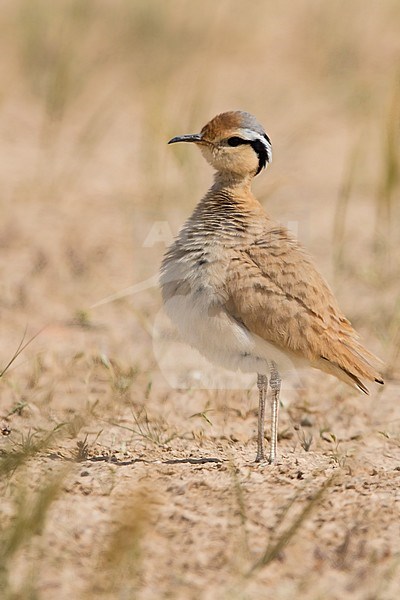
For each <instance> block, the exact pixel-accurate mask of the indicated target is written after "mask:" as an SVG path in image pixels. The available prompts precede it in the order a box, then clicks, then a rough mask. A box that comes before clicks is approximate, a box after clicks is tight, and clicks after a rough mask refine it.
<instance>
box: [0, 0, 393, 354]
mask: <svg viewBox="0 0 400 600" xmlns="http://www.w3.org/2000/svg"><path fill="white" fill-rule="evenodd" d="M399 13H400V7H399V3H398V2H397V1H396V0H384V1H382V2H379V3H368V5H366V4H365V3H364V2H362V1H361V0H359V1H358V0H353V1H352V2H350V3H349V2H344V1H341V0H334V1H333V2H329V4H328V3H325V2H320V1H317V0H300V1H299V2H296V3H295V4H294V3H291V2H289V1H285V0H283V1H282V2H279V3H278V4H276V3H272V2H268V1H267V2H265V1H261V0H256V1H255V2H252V3H251V4H249V5H247V6H246V7H244V6H243V3H241V2H240V1H238V0H221V1H220V2H218V3H215V2H211V1H209V0H205V1H204V2H203V3H202V5H201V7H200V6H197V5H196V4H193V3H192V2H189V1H188V0H171V1H169V2H162V1H157V0H152V1H147V0H135V1H133V0H132V1H129V0H115V1H113V2H110V1H107V0H98V1H96V2H94V1H93V0H59V1H58V2H51V1H49V0H12V1H7V0H5V1H4V2H3V3H2V7H1V12H0V31H1V36H0V47H1V52H2V57H3V59H2V61H1V67H0V82H1V88H0V89H1V94H0V145H1V149H2V161H1V164H0V177H1V182H2V194H1V210H2V220H1V225H0V242H1V246H2V249H3V260H2V262H1V272H2V278H1V287H2V289H1V303H2V305H3V311H7V310H9V311H10V312H9V313H8V314H7V318H6V319H5V321H6V322H10V321H14V318H15V314H16V313H17V315H19V317H21V319H22V321H27V320H28V321H29V323H30V324H33V325H35V326H36V324H37V323H36V321H37V320H38V321H39V324H40V325H44V324H45V322H46V319H48V317H49V316H51V318H64V319H65V318H68V316H69V315H70V314H72V315H73V314H75V313H77V312H78V313H79V314H80V315H81V317H82V311H83V312H84V313H86V311H88V308H89V307H90V306H91V305H92V304H93V303H95V302H96V301H98V300H99V299H101V298H103V297H106V296H108V295H109V294H111V293H113V292H115V291H117V290H119V289H121V288H125V287H127V286H129V285H131V284H132V283H135V282H139V281H141V280H143V279H146V278H147V277H150V276H151V275H153V274H155V273H156V271H157V268H158V264H159V261H160V258H161V255H162V252H163V250H164V244H163V243H158V244H157V243H155V242H154V241H152V240H153V237H154V236H153V237H152V231H153V230H152V227H153V226H154V223H158V222H160V221H166V222H167V224H168V227H169V228H170V231H171V232H172V233H175V232H176V231H177V229H178V227H179V225H180V224H181V223H182V221H183V219H184V218H185V217H186V215H188V213H189V212H190V211H191V209H192V207H193V206H194V203H195V202H196V201H197V199H198V198H199V197H200V195H201V194H202V193H204V191H205V189H206V188H207V185H208V184H209V181H210V172H209V169H208V167H207V166H206V165H204V164H203V161H202V159H201V158H200V157H199V156H198V155H197V154H196V153H195V152H193V151H192V150H193V149H188V148H179V149H172V150H171V148H167V146H166V141H167V140H168V139H169V137H170V136H172V135H175V134H179V133H184V132H190V131H197V130H199V129H200V128H201V126H202V125H203V124H204V123H205V122H206V121H207V120H208V119H209V118H210V117H212V116H213V115H214V114H216V113H217V112H220V111H224V110H230V109H238V108H240V109H244V110H248V111H250V112H252V113H254V114H255V115H257V117H258V118H259V120H260V121H261V122H262V123H263V124H264V125H265V127H266V129H267V131H268V132H269V134H270V136H271V138H272V140H273V144H274V164H273V166H272V168H271V169H270V171H269V173H268V174H267V175H265V176H264V175H263V176H262V177H260V178H259V179H257V180H256V182H255V190H256V193H257V194H258V196H259V198H260V199H261V201H262V202H263V203H264V205H265V207H266V209H267V210H268V211H269V212H271V213H272V214H273V215H274V217H275V218H277V219H279V220H281V221H283V222H284V223H288V224H289V225H291V226H293V227H294V228H295V229H297V230H298V235H299V237H300V238H301V239H302V240H303V241H304V242H305V243H306V245H307V247H308V248H309V249H310V251H311V252H313V253H314V255H315V256H316V259H317V262H318V263H319V265H320V268H322V269H323V270H324V272H325V273H326V274H327V276H328V278H330V280H331V281H332V280H333V276H334V275H336V276H337V277H336V281H335V289H336V291H337V292H338V293H339V295H340V296H341V298H340V299H341V301H342V304H343V305H344V309H346V310H347V311H348V312H349V313H350V316H351V317H354V320H355V321H356V323H355V324H356V325H359V326H360V325H361V326H362V325H363V324H364V322H365V321H368V335H373V336H374V337H376V338H379V343H378V342H377V344H376V346H377V349H378V350H380V349H381V345H382V344H384V345H385V346H387V345H388V344H389V346H391V347H392V346H393V339H394V338H396V336H397V337H398V328H399V314H400V307H399V289H398V277H399V260H398V252H397V251H396V248H397V245H398V241H399V239H398V235H399V226H398V223H399V221H398V217H399V214H398V213H399V211H398V202H397V200H398V198H399V121H400V92H399V89H400V88H399V85H400V84H399V80H400V67H399V64H400V63H399V54H400V41H399V35H398V27H399ZM153 233H154V231H153ZM149 234H150V238H148V236H149ZM146 240H147V241H146ZM377 290H379V292H380V293H379V295H377V294H376V293H375V292H376V291H377ZM383 292H384V293H383ZM154 298H155V296H154V294H153V295H151V299H149V298H147V297H146V294H145V295H144V296H143V295H141V296H137V297H135V298H134V300H133V303H134V304H135V306H136V308H138V307H141V306H142V307H144V311H145V312H146V311H147V315H146V317H149V316H150V314H151V308H147V309H146V306H150V305H151V304H152V302H153V300H154ZM355 300H357V302H355ZM15 309H18V310H17V311H15ZM119 309H121V307H119ZM107 310H112V309H111V308H109V309H104V310H103V312H101V313H100V312H97V313H96V317H97V315H99V314H101V318H102V317H103V316H104V315H107ZM104 311H106V312H104ZM3 314H4V313H3ZM19 317H18V318H19ZM84 318H86V317H84ZM107 319H108V316H106V320H107ZM357 321H358V322H357ZM396 339H397V338H396ZM388 352H389V354H390V352H392V354H393V352H394V350H393V347H392V349H391V350H390V351H389V350H388ZM392 358H393V357H392ZM392 358H391V359H390V360H391V361H392V362H393V360H392Z"/></svg>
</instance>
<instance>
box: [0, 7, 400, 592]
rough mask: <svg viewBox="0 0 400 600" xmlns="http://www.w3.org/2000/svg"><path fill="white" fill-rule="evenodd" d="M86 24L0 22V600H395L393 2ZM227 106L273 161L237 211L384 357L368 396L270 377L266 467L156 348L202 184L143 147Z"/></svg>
mask: <svg viewBox="0 0 400 600" xmlns="http://www.w3.org/2000/svg"><path fill="white" fill-rule="evenodd" d="M75 4H76V3H75ZM78 4H79V3H78ZM89 4H90V3H86V4H85V6H86V8H85V10H83V9H82V11H80V10H78V9H76V10H69V8H68V7H69V6H70V5H71V6H72V5H73V3H71V2H67V0H62V2H61V0H60V6H62V10H60V11H59V12H57V11H55V12H52V8H51V7H52V5H53V3H51V2H45V1H44V0H43V1H41V2H39V1H38V0H37V1H36V0H35V2H33V1H32V3H31V6H34V9H35V10H37V11H39V12H38V13H37V14H39V15H41V17H40V18H39V17H38V18H35V19H31V20H29V19H30V17H29V15H31V13H30V12H29V11H28V10H27V6H28V5H27V3H26V2H22V0H21V1H18V2H6V3H5V8H4V12H3V13H2V14H1V15H0V20H1V24H2V32H3V35H2V36H1V39H0V46H1V47H2V52H3V56H6V57H7V60H5V61H4V62H3V63H2V66H1V68H0V79H1V82H2V90H4V93H2V95H1V97H0V150H1V153H2V161H1V165H0V177H1V182H2V195H1V200H0V208H1V220H0V273H1V278H0V282H1V283H0V285H1V288H0V289H1V293H0V327H1V345H0V366H1V367H5V366H6V365H7V364H8V362H9V361H10V359H12V357H13V355H14V353H15V351H16V349H17V348H18V346H19V344H20V343H21V341H22V340H23V343H25V342H28V341H30V340H31V338H33V337H34V336H36V337H34V339H32V341H30V343H29V344H28V345H27V346H26V348H24V349H23V351H22V352H21V354H20V355H19V356H18V357H17V358H16V359H15V361H13V362H12V364H11V365H10V367H9V368H8V369H7V371H6V372H5V374H4V375H3V376H2V377H1V378H0V394H1V408H0V425H1V432H2V435H1V436H0V494H1V504H0V597H1V598H4V599H5V600H11V599H12V600H17V599H21V600H25V599H32V600H37V599H38V600H53V599H56V600H64V599H67V598H68V599H70V598H74V599H75V598H77V599H81V598H82V599H83V600H86V599H87V600H91V599H94V598H105V599H110V600H111V599H114V598H118V599H129V600H130V599H133V598H135V599H136V598H138V599H140V600H153V599H154V600H158V599H160V598H170V599H173V600H175V599H177V600H180V599H182V600H186V599H194V600H197V599H202V600H214V599H215V600H220V599H221V600H225V599H226V600H228V599H229V600H231V599H232V600H236V599H237V600H245V599H246V600H247V599H252V598H258V599H264V598H271V597H273V598H275V599H276V600H280V599H294V598H296V599H304V600H319V599H321V598H323V599H337V600H347V599H348V600H350V599H351V600H375V599H379V600H395V599H396V600H397V598H399V596H400V535H399V534H400V530H399V522H400V521H399V517H400V495H399V485H398V483H399V478H400V403H399V399H400V385H399V380H400V364H399V356H400V355H399V344H400V333H399V332H400V329H399V322H400V321H399V297H400V296H399V293H400V292H399V283H398V282H399V277H400V262H399V257H398V252H397V248H398V244H399V241H400V240H399V232H400V228H399V227H398V223H399V213H398V206H399V203H398V198H399V195H398V194H399V188H398V184H395V182H394V183H393V181H394V180H393V181H392V180H390V181H391V183H390V186H392V187H390V193H389V196H390V198H389V200H388V203H389V206H390V207H391V208H390V210H391V211H392V212H390V211H389V212H390V218H389V219H388V218H386V217H387V214H386V212H385V210H386V209H387V206H386V204H385V203H384V202H383V201H381V200H382V198H383V195H384V194H383V191H384V190H385V189H386V188H385V185H386V184H387V181H388V180H387V179H385V176H384V174H385V173H387V172H390V173H391V172H392V171H390V169H389V170H388V171H387V170H385V168H387V164H389V163H390V164H389V166H390V165H393V164H394V165H396V164H398V163H396V160H397V159H398V157H397V158H396V156H394V158H393V163H392V162H390V161H391V160H392V159H391V158H390V156H389V158H388V146H387V139H391V138H390V135H388V131H390V132H392V133H393V132H395V131H397V129H396V125H395V123H397V121H396V118H397V117H396V114H397V113H396V110H398V108H399V106H400V100H399V103H398V105H397V104H396V98H397V96H396V89H397V88H396V85H395V82H396V81H397V80H396V76H395V72H394V66H395V65H397V64H398V59H399V56H400V47H399V37H398V23H399V22H400V15H399V12H398V6H397V3H396V2H394V3H393V2H390V1H389V0H387V1H384V2H382V3H379V5H378V4H376V5H374V6H372V5H371V6H370V8H369V11H366V10H365V9H364V3H360V2H356V1H355V2H354V3H352V5H351V6H350V7H349V8H347V9H346V10H347V11H348V12H347V13H346V17H345V19H344V20H345V23H346V26H344V21H343V18H344V17H343V14H342V8H343V4H342V3H340V4H339V3H329V7H328V5H326V7H323V5H322V3H321V4H319V3H317V2H313V1H311V0H301V2H299V3H296V6H294V4H293V3H289V2H282V3H280V4H279V7H276V6H275V5H274V7H273V8H271V6H272V5H271V4H269V3H261V2H255V3H252V4H251V6H250V5H249V6H248V8H247V9H246V10H245V11H244V10H243V9H242V8H240V5H239V3H236V4H235V5H234V7H233V8H232V6H231V3H226V2H221V3H218V6H219V8H218V10H217V11H214V6H215V3H211V2H205V4H204V11H203V10H202V11H201V12H199V11H197V12H196V11H195V12H192V10H193V9H192V8H189V7H188V4H187V3H185V2H178V1H177V0H173V1H172V2H171V3H168V5H167V3H163V2H155V3H154V6H155V8H151V7H149V4H148V3H146V2H144V3H142V2H140V3H132V7H133V8H132V7H131V8H129V11H131V12H129V11H128V8H124V6H125V4H126V6H128V3H125V4H124V3H121V2H116V4H115V5H116V6H118V10H117V9H113V10H111V9H110V7H109V6H108V4H107V2H99V3H98V8H97V12H96V13H93V12H91V9H90V7H89ZM336 4H337V5H336ZM16 6H18V9H22V10H20V12H18V11H17V10H16V8H15V7H16ZM74 6H75V5H74ZM129 6H131V4H129ZM113 7H114V3H113ZM171 7H172V8H171ZM32 10H33V9H32ZM40 11H41V12H40ZM124 11H128V12H124ZM32 14H33V13H32ZM35 14H36V13H35ZM26 15H28V16H26ZM211 15H213V18H212V19H211ZM61 17H62V18H61ZM64 21H65V23H67V24H69V25H68V27H64V25H63V23H64ZM65 23H64V24H65ZM41 28H42V29H41ZM244 31H245V33H246V35H244ZM249 31H252V35H251V36H249V35H248V32H249ZM83 32H84V33H85V35H83ZM155 40H156V41H157V43H155ZM166 48H168V52H166ZM63 52H64V54H63ZM398 98H400V94H399V96H398ZM238 107H240V108H244V109H247V110H250V111H252V112H254V113H255V114H256V115H257V116H258V117H259V119H260V120H261V121H262V122H263V123H265V126H266V129H267V131H268V132H269V134H270V135H271V137H272V139H273V143H274V152H275V154H274V162H273V165H272V167H271V169H270V170H269V172H268V173H266V174H263V175H262V176H260V177H259V178H257V180H256V181H255V184H254V190H255V193H256V194H257V196H258V197H259V198H260V200H261V202H262V203H263V206H264V207H265V209H266V210H267V211H268V212H269V213H270V214H271V215H273V216H274V217H275V218H276V219H278V220H280V221H281V222H283V223H285V224H287V225H288V226H289V227H291V228H292V229H294V230H295V231H296V232H297V234H298V236H299V238H300V239H301V240H302V241H303V242H304V244H305V245H306V246H307V248H308V249H309V250H310V252H311V253H312V254H313V256H315V259H316V262H317V264H318V267H319V268H320V270H321V271H322V272H323V273H324V275H325V276H326V277H327V278H328V280H329V281H330V283H331V284H332V286H333V288H334V290H335V293H336V294H337V296H338V299H339V301H340V304H341V306H342V307H343V310H344V312H345V313H346V314H347V315H348V316H349V318H350V319H351V321H352V322H353V324H354V325H355V327H356V328H357V329H358V330H359V331H360V333H361V335H362V339H363V341H364V342H365V344H366V345H367V347H368V348H370V349H371V350H372V351H374V352H375V353H377V354H378V355H379V356H381V357H382V359H383V360H384V362H385V367H384V371H385V377H386V385H385V386H384V388H383V389H375V388H373V386H371V395H370V396H361V395H358V394H357V393H355V392H353V391H352V390H350V389H348V388H346V387H345V386H344V385H342V384H341V383H339V382H336V381H335V380H334V379H333V378H330V377H328V376H326V375H323V374H318V373H316V372H310V371H305V372H304V373H302V374H301V376H300V379H299V380H297V379H295V381H293V379H292V380H289V379H285V381H284V387H283V391H282V410H281V418H280V424H279V433H280V441H279V458H278V463H277V465H274V466H273V467H272V466H268V465H256V464H254V462H253V461H254V458H255V452H256V427H257V389H256V387H255V385H254V383H255V382H253V381H249V380H246V381H242V380H240V382H238V380H233V379H232V378H229V377H228V376H226V374H222V375H221V374H219V375H221V377H222V379H221V378H220V379H218V381H219V386H217V387H219V388H220V389H213V388H214V387H215V386H214V384H215V377H216V374H215V373H214V371H213V370H212V367H211V366H210V367H207V365H205V364H204V363H202V362H201V360H200V359H199V358H198V357H196V355H195V354H193V353H192V352H189V351H188V350H187V349H186V348H185V347H184V346H183V345H182V344H180V342H179V341H178V340H176V339H175V338H174V337H170V338H167V340H168V341H169V342H170V345H169V344H168V343H167V344H165V335H164V337H163V339H162V340H161V341H160V337H159V336H160V333H161V334H165V332H166V331H167V330H168V325H167V324H165V321H164V320H163V319H162V317H161V314H160V310H161V301H160V294H159V291H158V288H157V286H156V284H155V279H154V278H155V277H156V275H157V271H158V268H159V264H160V261H161V258H162V255H163V252H164V250H165V245H166V243H168V242H169V241H170V239H171V237H172V236H173V234H174V233H176V231H177V230H178V228H179V227H180V225H181V224H182V223H183V221H184V219H185V218H186V216H187V215H188V214H189V213H190V211H191V210H192V208H193V206H194V204H195V202H196V200H197V199H198V198H199V197H200V196H201V194H202V193H204V191H205V190H206V189H207V186H208V185H209V183H210V179H211V173H210V170H209V169H208V167H207V166H206V165H205V164H204V163H203V159H202V158H201V156H200V154H199V153H196V150H195V149H194V148H186V149H183V148H176V149H174V148H171V147H167V145H166V141H167V140H168V139H169V138H170V137H172V135H178V134H182V133H188V132H192V131H196V130H198V129H199V128H200V127H201V126H202V125H203V124H204V123H205V122H206V121H207V120H208V119H209V118H210V117H211V116H213V115H214V114H216V113H217V112H219V111H222V110H227V109H232V108H238ZM399 114H400V111H399ZM393 115H394V116H393ZM388 124H389V125H388ZM393 135H394V133H393ZM395 139H400V137H399V138H395ZM360 140H361V141H360ZM365 140H367V141H365ZM390 148H391V147H390V145H389V149H390ZM190 151H192V152H190ZM357 152H358V154H357ZM354 153H355V154H356V155H357V157H358V158H357V160H356V161H355V163H356V166H354V165H353V162H352V161H353V158H352V157H353V155H354ZM394 155H395V153H394ZM389 159H390V160H389ZM357 161H358V162H357ZM385 161H386V162H385ZM395 168H397V167H395ZM394 172H395V171H394ZM385 182H386V184H385ZM396 185H397V187H396ZM349 190H350V192H349ZM377 190H378V191H379V193H378V192H377ZM346 194H349V195H348V196H347V195H346ZM389 196H388V197H389ZM385 198H386V196H385ZM338 206H339V208H340V206H342V209H343V207H344V213H343V212H340V210H339V209H338ZM385 207H386V208H385ZM385 215H386V217H385ZM342 216H343V220H342V221H341V218H342ZM334 223H336V228H334ZM341 224H342V225H343V228H342V229H341V227H340V225H341ZM338 250H340V251H341V252H342V257H341V260H340V261H339V260H338V258H337V256H338ZM130 286H135V287H134V289H130ZM124 290H125V291H126V290H128V292H129V293H126V294H124V293H122V294H121V296H122V297H121V298H120V299H114V300H112V297H113V296H114V294H116V293H118V294H120V293H121V291H122V292H123V291H124ZM129 290H130V291H129ZM107 299H108V300H107ZM104 300H105V301H104ZM103 301H104V302H103ZM0 371H1V369H0ZM205 377H211V378H212V381H213V385H209V386H208V388H209V389H202V387H204V385H202V383H201V382H202V381H203V384H204V378H205ZM225 377H226V378H225ZM178 380H179V381H180V382H181V383H182V382H183V383H184V385H183V387H182V389H177V386H176V385H175V383H176V381H178ZM221 381H222V383H221ZM205 387H206V388H207V386H205Z"/></svg>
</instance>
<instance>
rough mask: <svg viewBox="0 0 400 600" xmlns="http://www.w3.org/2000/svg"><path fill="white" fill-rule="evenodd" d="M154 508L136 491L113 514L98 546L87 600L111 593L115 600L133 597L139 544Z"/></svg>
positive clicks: (138, 568)
mask: <svg viewBox="0 0 400 600" xmlns="http://www.w3.org/2000/svg"><path fill="white" fill-rule="evenodd" d="M154 504H155V502H154V498H153V497H152V496H150V495H149V494H148V493H146V492H145V491H144V490H138V491H137V492H136V493H134V494H132V496H131V497H130V498H129V499H128V500H127V501H126V502H125V504H124V505H123V506H122V507H121V508H120V509H119V510H117V511H116V512H115V513H114V514H113V523H112V525H111V527H110V528H109V530H108V532H107V534H106V537H105V539H104V540H103V543H102V544H101V545H100V547H101V548H103V550H102V552H101V553H100V554H99V558H98V564H97V568H96V571H95V572H94V573H93V574H92V577H91V578H90V581H91V583H90V588H91V589H89V590H88V592H89V595H90V597H93V596H95V597H97V594H98V593H99V592H103V593H104V592H108V593H111V594H112V595H113V597H115V598H116V597H118V598H125V597H126V598H128V597H129V598H131V597H134V594H135V592H136V591H137V589H138V587H139V584H140V573H141V564H142V559H143V549H142V544H143V541H144V539H145V534H146V530H147V529H148V527H149V522H150V518H151V513H152V512H153V510H154ZM99 575H100V576H99ZM92 595H93V596H92Z"/></svg>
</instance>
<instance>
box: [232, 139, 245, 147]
mask: <svg viewBox="0 0 400 600" xmlns="http://www.w3.org/2000/svg"><path fill="white" fill-rule="evenodd" d="M245 143H246V141H245V140H242V138H240V137H231V138H228V146H240V144H245Z"/></svg>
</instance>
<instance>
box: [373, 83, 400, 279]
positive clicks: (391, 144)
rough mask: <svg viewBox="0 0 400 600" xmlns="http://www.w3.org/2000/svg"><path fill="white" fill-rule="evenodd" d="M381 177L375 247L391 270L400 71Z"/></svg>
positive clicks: (399, 169) (399, 153) (399, 160)
mask: <svg viewBox="0 0 400 600" xmlns="http://www.w3.org/2000/svg"><path fill="white" fill-rule="evenodd" d="M383 137H384V140H383V151H382V167H381V177H380V182H379V185H378V190H377V194H376V227H375V251H376V254H377V258H378V259H380V260H379V266H380V268H383V267H386V268H385V269H384V272H385V273H387V272H390V269H388V267H390V266H391V265H390V263H391V259H392V257H391V252H390V244H391V240H392V232H393V229H392V223H393V216H394V208H395V200H396V192H397V191H398V189H399V185H400V74H398V75H397V76H396V79H395V83H394V89H393V93H392V98H391V102H390V105H389V109H388V111H387V117H386V124H385V127H384V131H383Z"/></svg>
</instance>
